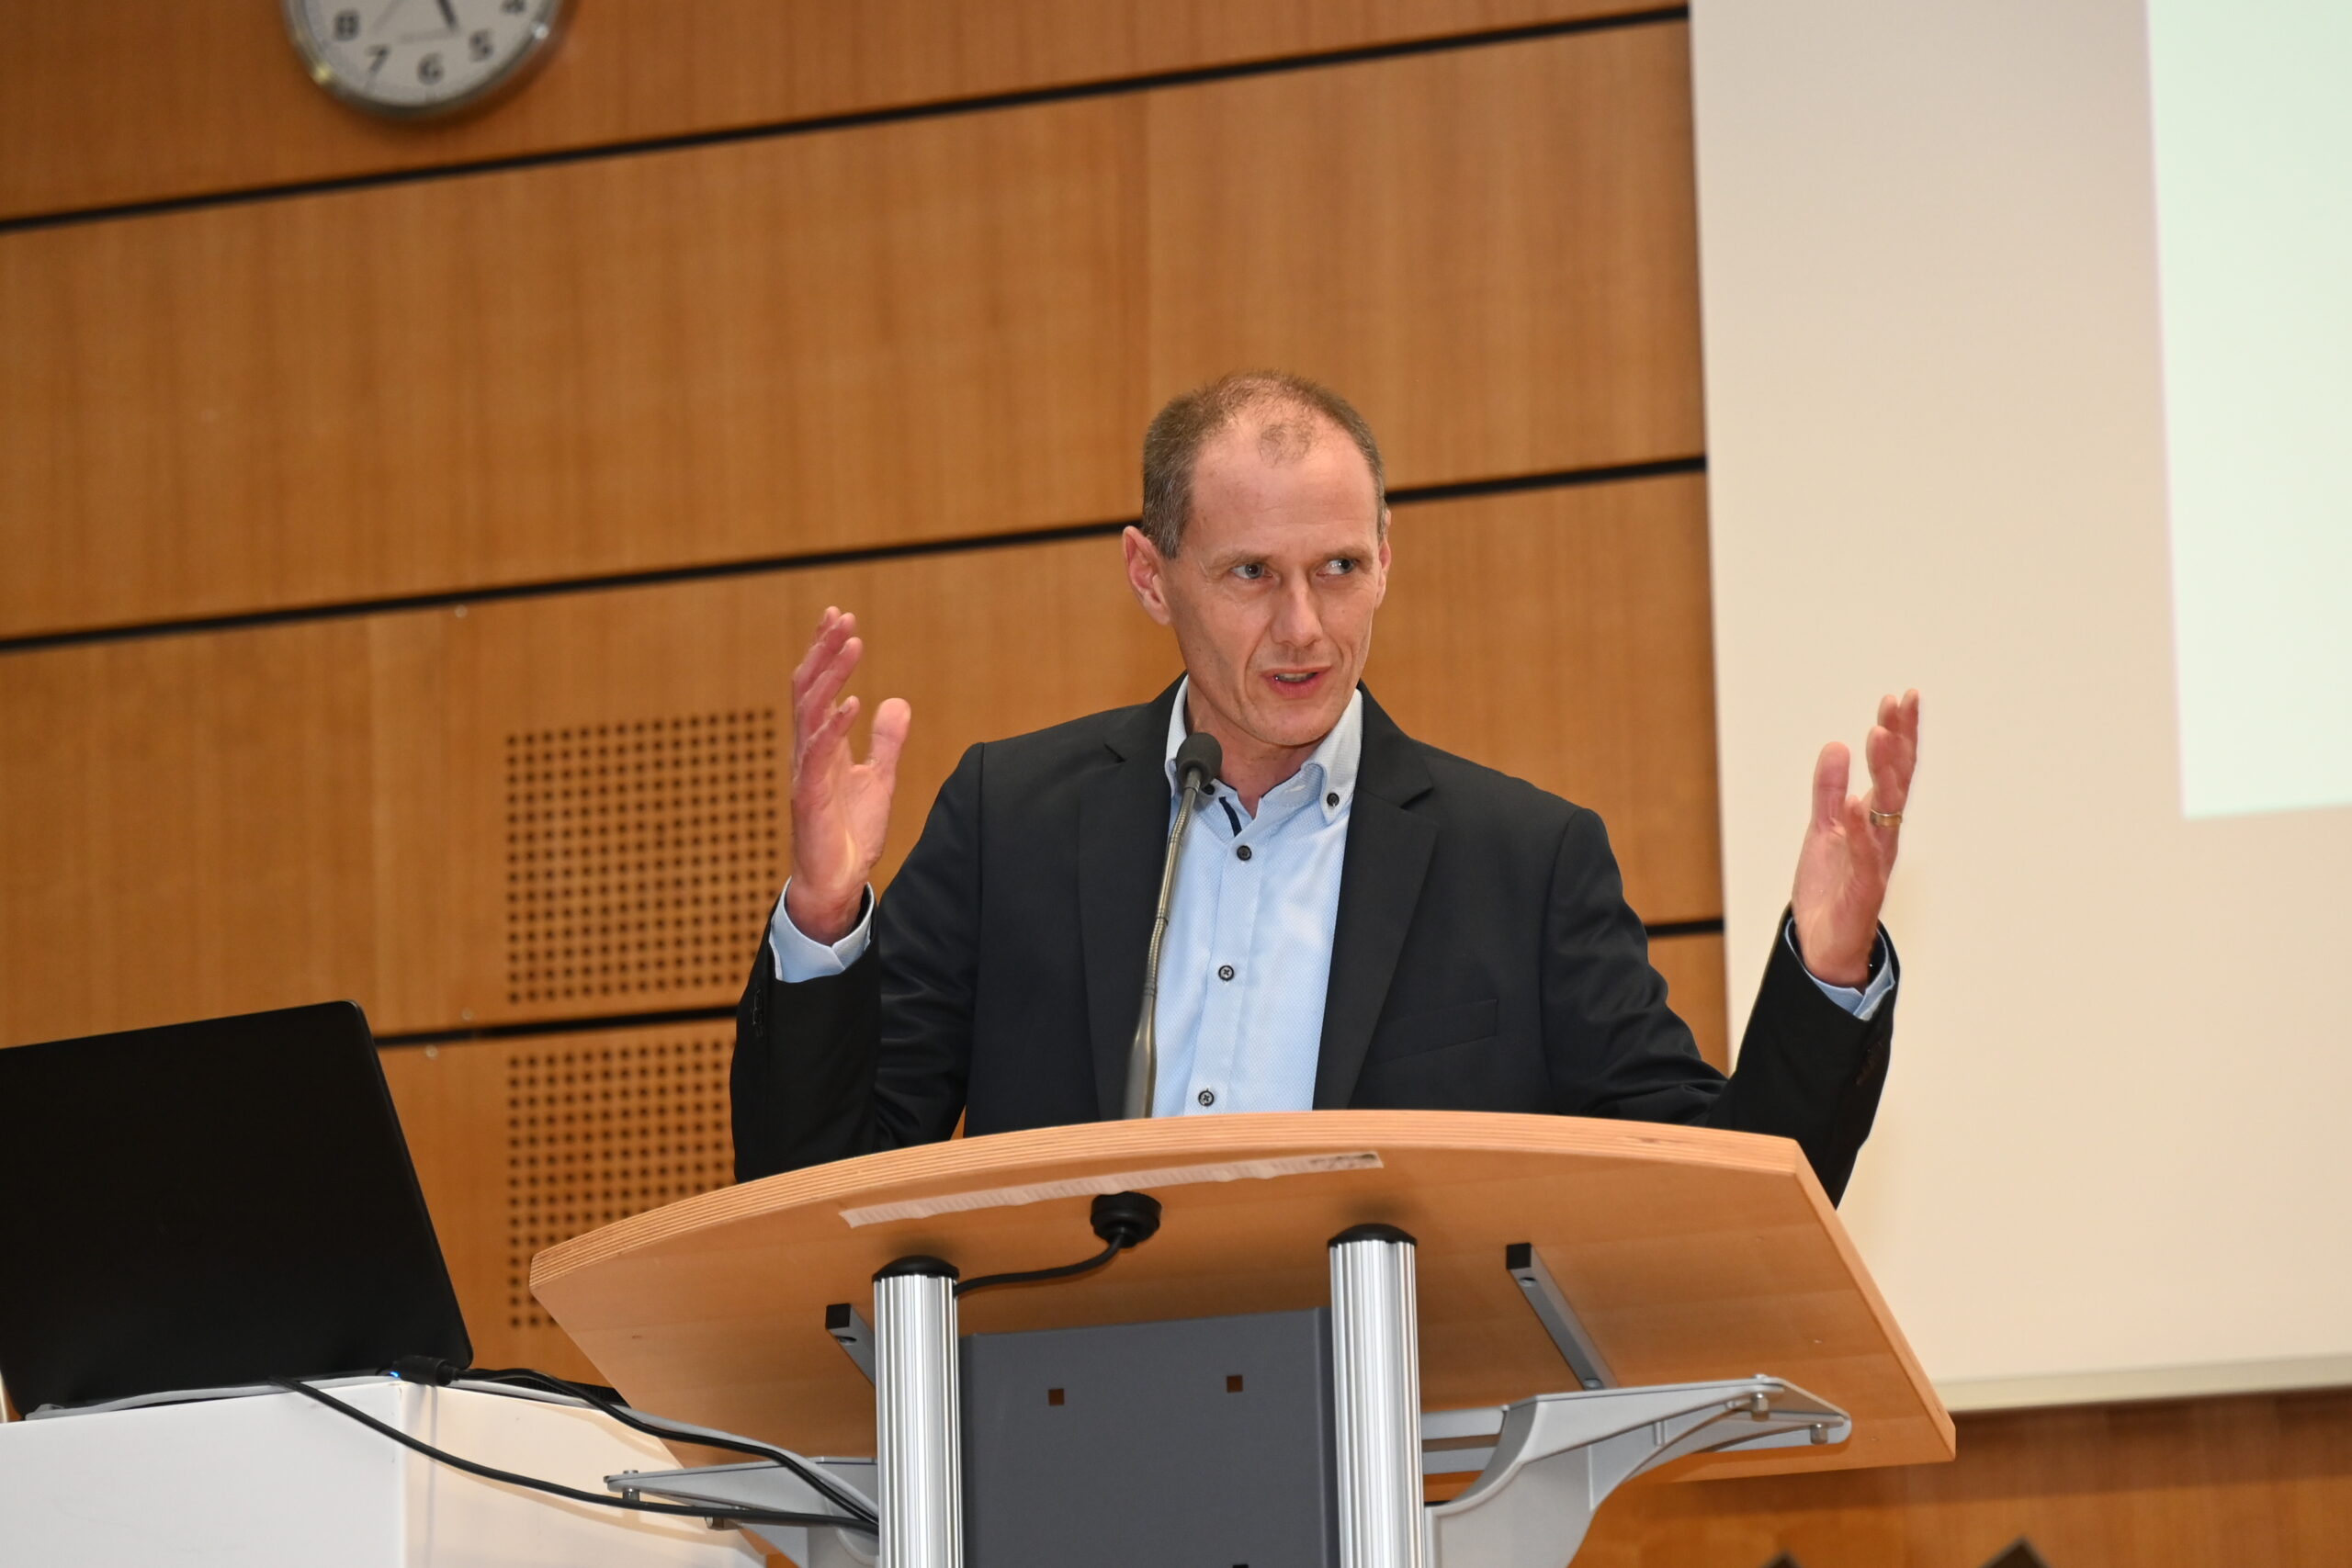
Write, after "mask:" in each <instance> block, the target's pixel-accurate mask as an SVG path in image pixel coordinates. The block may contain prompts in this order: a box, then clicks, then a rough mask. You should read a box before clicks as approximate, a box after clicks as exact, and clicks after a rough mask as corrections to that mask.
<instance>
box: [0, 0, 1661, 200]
mask: <svg viewBox="0 0 2352 1568" xmlns="http://www.w3.org/2000/svg"><path fill="white" fill-rule="evenodd" d="M1690 17H1691V7H1690V6H1655V7H1652V8H1651V9H1649V10H1645V11H1627V12H1623V13H1621V14H1619V15H1617V16H1611V17H1577V18H1575V19H1572V20H1568V21H1560V22H1539V23H1534V24H1532V25H1530V26H1527V27H1519V28H1494V29H1491V30H1489V31H1486V32H1474V33H1454V34H1450V35H1448V36H1447V37H1444V38H1434V39H1405V40H1401V41H1399V42H1396V43H1382V44H1367V45H1364V46H1363V47H1361V48H1356V49H1335V50H1328V51H1324V52H1322V53H1319V54H1295V55H1285V56H1283V57H1282V58H1280V59H1276V60H1255V61H1243V62H1235V63H1232V64H1228V65H1200V66H1193V67H1190V68H1188V69H1185V70H1182V71H1160V72H1154V73H1148V74H1145V75H1141V76H1122V77H1115V78H1112V79H1109V80H1105V81H1098V82H1072V83H1065V84H1061V85H1056V86H1051V87H1027V88H1022V89H1020V90H1017V91H1013V92H1004V93H987V94H979V95H976V96H969V97H961V98H943V99H939V100H936V101H933V102H931V103H923V104H902V105H896V106H893V107H888V108H875V109H858V110H854V111H851V112H848V113H843V114H833V115H818V116H812V117H810V118H805V119H786V120H773V121H767V122H764V123H762V124H758V125H742V126H730V127H728V128H726V129H724V130H695V131H684V132H681V133H679V134H677V135H673V136H650V137H645V138H642V139H640V140H639V141H609V142H601V143H597V144H594V145H591V146H585V147H564V148H558V149H555V150H552V151H549V152H517V153H513V154H510V155H509V156H506V157H503V158H478V159H474V160H472V161H470V162H459V163H452V164H435V165H433V166H431V167H429V168H422V169H387V170H383V171H380V172H379V173H375V174H366V175H336V176H334V177H333V178H331V179H320V180H296V181H288V182H286V183H284V184H279V185H265V186H243V187H241V188H238V189H235V190H222V191H207V192H205V193H203V194H201V195H197V196H175V197H163V198H160V199H157V200H153V201H130V202H120V203H118V204H116V205H113V206H109V207H84V208H73V209H64V210H61V211H55V212H40V213H28V214H25V215H23V216H20V217H16V218H6V219H0V234H12V233H16V232H18V231H23V230H28V229H56V228H63V227H65V226H67V225H69V224H75V223H102V222H106V221H108V220H113V219H118V218H152V217H154V216H156V215H158V214H161V213H166V212H192V211H197V210H199V209H204V208H209V207H235V206H241V205H244V204H247V203H251V202H257V201H278V200H283V199H285V198H287V197H303V196H325V195H330V194H333V193H334V192H337V191H349V190H368V189H372V188H374V187H376V186H401V185H418V184H421V183H423V182H424V181H426V180H437V179H451V178H462V177H465V176H467V175H492V174H504V173H506V172H508V171H510V170H514V169H540V168H549V167H552V166H554V165H556V164H580V163H587V162H590V161H593V160H594V159H598V158H630V157H637V156H639V155H641V154H644V153H648V152H679V151H682V150H684V149H687V148H694V147H721V146H725V145H727V144H728V143H729V142H736V141H766V140H770V139H772V138H775V137H783V136H806V135H809V134H812V133H814V132H817V131H823V130H852V129H855V128H857V127H860V126H869V125H894V124H898V123H899V122H901V121H906V120H919V119H938V118H944V117H946V116H949V115H961V114H979V113H985V112H987V111H988V110H990V109H1009V108H1022V107H1028V106H1030V105H1033V104H1054V103H1067V102H1069V101H1072V100H1075V99H1081V98H1103V97H1116V96H1120V95H1122V94H1125V93H1143V92H1150V91H1152V90H1153V89H1155V88H1159V87H1185V86H1192V85H1196V84H1199V83H1204V82H1230V81H1236V80H1239V79H1241V78H1244V77H1250V76H1272V75H1278V74H1281V73H1285V72H1292V71H1313V70H1317V69H1320V68H1323V67H1326V66H1332V65H1354V64H1360V63H1363V62H1367V61H1375V60H1396V59H1399V58H1402V57H1405V56H1408V55H1416V54H1442V53H1445V52H1448V51H1455V50H1464V49H1484V48H1488V47H1491V46H1493V45H1497V44H1510V43H1524V42H1527V41H1530V40H1532V39H1547V38H1565V37H1567V36H1570V35H1572V34H1576V33H1597V32H1611V31H1614V30H1616V29H1618V28H1638V27H1651V26H1655V25H1657V24H1658V23H1661V22H1680V21H1688V20H1689V19H1690Z"/></svg>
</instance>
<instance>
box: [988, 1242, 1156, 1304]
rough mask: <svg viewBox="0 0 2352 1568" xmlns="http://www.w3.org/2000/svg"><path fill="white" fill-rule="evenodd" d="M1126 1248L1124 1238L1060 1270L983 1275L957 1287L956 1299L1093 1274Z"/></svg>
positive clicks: (1064, 1265)
mask: <svg viewBox="0 0 2352 1568" xmlns="http://www.w3.org/2000/svg"><path fill="white" fill-rule="evenodd" d="M1126 1248H1127V1241H1126V1238H1125V1236H1122V1237H1120V1238H1119V1239H1118V1240H1116V1241H1114V1242H1113V1243H1112V1244H1111V1245H1110V1246H1108V1247H1104V1248H1103V1250H1102V1251H1101V1252H1098V1253H1096V1254H1095V1255H1094V1256H1093V1257H1091V1258H1088V1259H1087V1260H1086V1261H1085V1262H1083V1263H1065V1264H1063V1265H1062V1266H1061V1267H1060V1268H1058V1269H1023V1270H1022V1271H1021V1272H1020V1273H1018V1274H983V1275H981V1276H980V1277H979V1278H978V1279H977V1280H965V1281H964V1282H963V1283H962V1284H960V1285H958V1286H956V1300H957V1301H959V1302H960V1301H962V1300H963V1299H964V1298H965V1297H966V1296H968V1295H970V1294H971V1293H972V1292H974V1291H985V1290H987V1289H988V1288H989V1286H991V1285H1027V1284H1033V1283H1035V1281H1037V1280H1067V1279H1069V1278H1070V1277H1071V1276H1072V1275H1075V1274H1086V1273H1091V1272H1092V1271H1093V1270H1094V1269H1100V1268H1102V1267H1103V1265H1104V1264H1105V1263H1108V1262H1110V1261H1111V1259H1113V1258H1116V1257H1118V1256H1119V1254H1120V1253H1122V1252H1125V1250H1126Z"/></svg>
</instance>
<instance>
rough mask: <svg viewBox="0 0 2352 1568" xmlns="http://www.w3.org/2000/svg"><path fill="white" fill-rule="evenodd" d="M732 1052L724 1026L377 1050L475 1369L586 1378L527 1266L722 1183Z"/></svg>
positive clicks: (730, 1165)
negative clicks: (606, 1227) (577, 1239)
mask: <svg viewBox="0 0 2352 1568" xmlns="http://www.w3.org/2000/svg"><path fill="white" fill-rule="evenodd" d="M733 1047H734V1031H733V1028H732V1027H731V1026H730V1025H729V1024H727V1023H724V1022H721V1023H703V1024H693V1025H684V1026H673V1027H669V1028H662V1029H625V1030H594V1031H588V1032H581V1033H573V1034H564V1035H560V1036H550V1037H546V1038H540V1039H527V1040H511V1041H482V1042H477V1043H469V1044H462V1045H442V1046H435V1045H423V1046H416V1045H409V1046H390V1047H387V1048H386V1049H385V1050H384V1051H383V1053H382V1058H383V1064H384V1077H385V1080H386V1082H387V1083H389V1084H390V1088H391V1091H392V1101H393V1104H394V1106H395V1108H396V1109H397V1110H398V1111H399V1113H400V1118H401V1127H402V1129H403V1131H404V1132H405V1133H406V1134H407V1137H408V1145H409V1155H410V1157H411V1158H412V1159H413V1161H414V1162H415V1165H416V1173H417V1181H418V1184H419V1185H420V1186H421V1187H422V1188H423V1189H424V1201H425V1206H426V1208H427V1209H428V1210H429V1211H430V1212H431V1213H432V1215H433V1225H434V1230H435V1233H436V1234H437V1235H439V1237H440V1240H441V1252H442V1256H443V1258H445V1259H446V1260H447V1263H448V1266H449V1275H450V1279H451V1280H452V1281H453V1282H454V1283H455V1284H456V1286H457V1291H458V1306H459V1308H460V1309H461V1310H462V1311H463V1312H464V1314H465V1318H466V1327H467V1330H468V1332H469V1335H470V1336H471V1337H472V1339H473V1345H474V1363H475V1364H476V1365H477V1366H490V1367H511V1366H527V1367H537V1368H538V1369H540V1370H541V1371H550V1372H554V1373H555V1374H556V1375H557V1376H559V1377H580V1378H586V1379H589V1380H591V1381H598V1380H597V1374H596V1369H595V1367H594V1365H593V1364H592V1363H591V1362H590V1361H589V1360H588V1359H587V1358H586V1357H585V1356H583V1355H582V1354H581V1353H580V1351H579V1349H578V1348H576V1347H574V1346H573V1345H572V1343H571V1338H570V1337H568V1336H566V1335H565V1334H564V1332H563V1330H561V1329H560V1328H558V1327H557V1326H556V1325H555V1323H554V1321H553V1320H552V1319H550V1318H549V1317H548V1315H547V1314H546V1313H544V1312H543V1311H541V1310H540V1309H539V1306H538V1303H537V1301H536V1300H535V1299H534V1298H533V1297H532V1295H531V1293H530V1283H529V1265H530V1259H531V1256H532V1255H533V1254H534V1253H536V1252H537V1251H539V1250H541V1249H543V1248H545V1247H550V1246H552V1245H554V1244H555V1243H556V1242H558V1241H562V1240H568V1239H569V1238H570V1237H571V1236H574V1235H580V1234H582V1232H584V1231H589V1230H594V1228H595V1227H596V1226H598V1225H602V1224H611V1223H612V1222H613V1221H615V1220H617V1219H621V1218H624V1217H626V1216H627V1215H629V1214H633V1213H639V1212H640V1211H643V1210H646V1209H651V1208H658V1207H660V1206H661V1205H662V1204H663V1203H670V1202H675V1201H677V1200H679V1199H681V1198H686V1197H691V1196H692V1195H694V1194H695V1193H696V1192H706V1191H708V1190H710V1189H712V1188H714V1187H720V1186H724V1185H726V1184H728V1183H729V1182H731V1181H732V1180H733V1179H734V1145H733V1140H732V1137H731V1134H729V1125H728V1109H727V1066H728V1061H729V1056H730V1055H731V1053H732V1051H733ZM809 1326H810V1329H811V1331H812V1332H813V1331H815V1330H816V1329H817V1328H818V1325H814V1324H811V1325H809Z"/></svg>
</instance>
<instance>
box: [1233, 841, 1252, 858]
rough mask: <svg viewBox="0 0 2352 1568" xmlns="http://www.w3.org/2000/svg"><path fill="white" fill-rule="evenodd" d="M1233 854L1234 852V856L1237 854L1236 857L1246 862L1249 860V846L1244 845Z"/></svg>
mask: <svg viewBox="0 0 2352 1568" xmlns="http://www.w3.org/2000/svg"><path fill="white" fill-rule="evenodd" d="M1234 853H1235V854H1237V855H1239V856H1240V857H1241V858H1242V859H1243V860H1248V859H1249V858H1250V846H1249V845H1247V844H1244V845H1242V846H1241V847H1240V848H1239V849H1238V850H1236V851H1234Z"/></svg>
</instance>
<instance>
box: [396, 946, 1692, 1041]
mask: <svg viewBox="0 0 2352 1568" xmlns="http://www.w3.org/2000/svg"><path fill="white" fill-rule="evenodd" d="M1642 929H1643V930H1644V931H1647V932H1648V933H1649V936H1650V940H1651V941H1653V942H1657V941H1662V940H1664V939H1666V938H1668V937H1678V936H1721V935H1722V934H1723V931H1724V923H1723V921H1722V920H1720V919H1713V920H1672V921H1668V922H1665V923H1663V924H1659V925H1653V926H1645V927H1643V928H1642ZM734 1017H735V1010H734V1009H733V1008H732V1007H708V1008H680V1009H678V1010H675V1011H673V1012H628V1013H603V1014H593V1015H590V1016H588V1017H584V1018H550V1019H541V1020H538V1021H534V1022H530V1023H492V1024H484V1025H482V1026H481V1027H479V1028H471V1029H417V1030H410V1031H408V1032H404V1033H398V1034H379V1035H378V1036H376V1043H377V1044H379V1045H387V1046H390V1045H400V1046H412V1045H480V1044H494V1043H497V1042H499V1041H502V1040H537V1039H543V1038H546V1037H548V1036H551V1035H563V1034H594V1033H600V1032H604V1031H605V1030H611V1029H674V1028H679V1027H681V1026H684V1025H688V1024H707V1023H725V1022H731V1021H733V1020H734Z"/></svg>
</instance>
